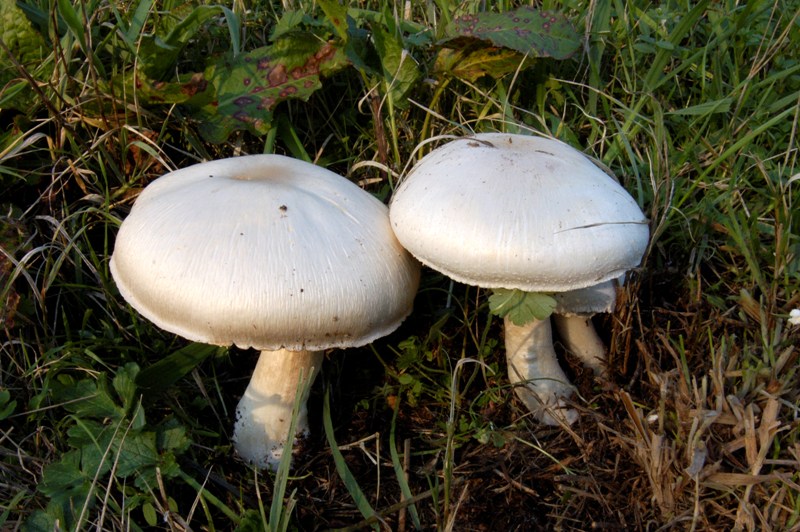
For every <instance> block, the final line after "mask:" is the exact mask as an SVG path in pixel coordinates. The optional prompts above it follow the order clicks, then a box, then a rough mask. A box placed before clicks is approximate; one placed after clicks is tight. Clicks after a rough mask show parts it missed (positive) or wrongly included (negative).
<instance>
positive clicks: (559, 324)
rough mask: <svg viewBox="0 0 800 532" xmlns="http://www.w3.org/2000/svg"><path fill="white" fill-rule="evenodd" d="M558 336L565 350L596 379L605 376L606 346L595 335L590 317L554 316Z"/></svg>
mask: <svg viewBox="0 0 800 532" xmlns="http://www.w3.org/2000/svg"><path fill="white" fill-rule="evenodd" d="M553 321H554V322H555V326H556V331H558V336H559V337H560V338H561V341H562V342H563V343H564V346H565V347H566V348H567V350H568V351H569V352H570V353H572V354H573V355H575V356H576V357H578V358H579V359H580V361H581V362H583V364H584V365H585V366H586V367H588V368H591V369H592V371H594V374H595V375H596V376H598V377H603V376H605V374H606V346H605V344H603V341H602V340H601V339H600V337H599V336H598V335H597V331H596V330H595V328H594V325H593V324H592V318H591V316H576V315H572V316H564V315H561V314H554V315H553Z"/></svg>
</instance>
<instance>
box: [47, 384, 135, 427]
mask: <svg viewBox="0 0 800 532" xmlns="http://www.w3.org/2000/svg"><path fill="white" fill-rule="evenodd" d="M53 401H55V402H63V403H64V408H65V409H66V410H68V411H69V412H72V413H73V414H75V415H76V416H77V417H94V418H111V419H115V420H116V419H121V418H122V417H123V415H124V411H123V410H122V408H120V407H119V406H117V404H116V403H115V402H114V399H113V398H112V397H111V393H109V389H108V380H107V379H106V376H105V374H102V373H101V374H100V375H99V376H98V377H97V379H96V380H91V379H82V380H80V381H78V382H75V381H74V380H73V379H71V378H69V377H67V376H65V375H59V377H58V379H57V380H56V381H55V382H54V383H53Z"/></svg>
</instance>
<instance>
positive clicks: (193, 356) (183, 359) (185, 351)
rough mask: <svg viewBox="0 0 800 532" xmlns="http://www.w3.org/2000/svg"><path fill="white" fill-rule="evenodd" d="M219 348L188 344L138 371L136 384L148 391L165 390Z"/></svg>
mask: <svg viewBox="0 0 800 532" xmlns="http://www.w3.org/2000/svg"><path fill="white" fill-rule="evenodd" d="M219 349H220V348H219V347H217V346H213V345H208V344H200V343H193V344H189V345H187V346H186V347H183V348H181V349H178V350H177V351H175V352H174V353H172V354H170V355H167V356H166V357H164V358H162V359H161V360H159V361H158V362H156V363H155V364H153V365H152V366H149V367H147V368H145V369H143V370H142V371H140V372H139V373H138V374H137V375H136V384H137V385H138V386H139V387H141V388H142V389H145V390H148V391H150V392H156V391H159V392H160V391H163V390H166V389H167V388H169V387H170V386H172V385H173V384H175V383H176V382H178V380H180V379H181V378H183V377H184V376H185V375H187V374H188V373H189V372H190V371H192V370H193V369H194V368H196V367H197V365H198V364H200V363H201V362H202V361H203V360H205V359H206V358H208V357H209V356H211V355H213V354H214V353H215V352H217V351H218V350H219Z"/></svg>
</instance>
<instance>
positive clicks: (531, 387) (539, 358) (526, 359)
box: [504, 318, 578, 425]
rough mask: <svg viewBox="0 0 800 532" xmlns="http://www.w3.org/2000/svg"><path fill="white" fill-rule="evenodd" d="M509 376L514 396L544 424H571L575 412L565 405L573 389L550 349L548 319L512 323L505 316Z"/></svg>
mask: <svg viewBox="0 0 800 532" xmlns="http://www.w3.org/2000/svg"><path fill="white" fill-rule="evenodd" d="M504 324H505V337H506V359H507V361H508V380H509V381H510V382H511V384H512V385H516V388H515V391H516V393H517V397H519V399H520V400H521V401H522V402H523V403H524V404H525V406H526V407H527V408H528V410H530V411H531V412H532V413H533V415H534V416H536V418H537V419H538V420H539V421H540V422H542V423H544V424H545V425H559V424H561V423H564V422H566V423H567V424H572V423H574V422H575V420H576V419H578V413H577V412H576V411H575V410H573V409H571V408H568V407H567V406H566V401H565V399H567V398H569V396H570V395H572V392H573V391H574V388H573V386H572V384H571V383H570V381H569V379H568V378H567V376H566V375H565V374H564V370H562V369H561V366H560V365H559V364H558V359H557V358H556V352H555V349H553V334H552V330H551V327H550V319H545V320H537V319H534V320H533V321H531V322H530V323H527V324H525V325H522V326H520V325H515V324H514V323H513V322H512V321H511V320H510V319H509V318H505V320H504Z"/></svg>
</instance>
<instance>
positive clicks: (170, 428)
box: [156, 420, 190, 452]
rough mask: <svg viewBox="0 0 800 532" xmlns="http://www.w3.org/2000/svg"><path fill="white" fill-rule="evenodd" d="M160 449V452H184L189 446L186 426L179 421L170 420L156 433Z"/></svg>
mask: <svg viewBox="0 0 800 532" xmlns="http://www.w3.org/2000/svg"><path fill="white" fill-rule="evenodd" d="M156 437H157V444H158V449H159V451H160V452H164V451H177V452H183V451H185V450H186V449H188V448H189V444H190V441H189V438H188V437H187V436H186V427H184V426H183V425H180V424H178V422H177V421H174V420H172V421H168V422H167V423H166V424H165V425H163V426H162V427H161V428H160V429H159V430H158V432H157V433H156Z"/></svg>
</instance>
